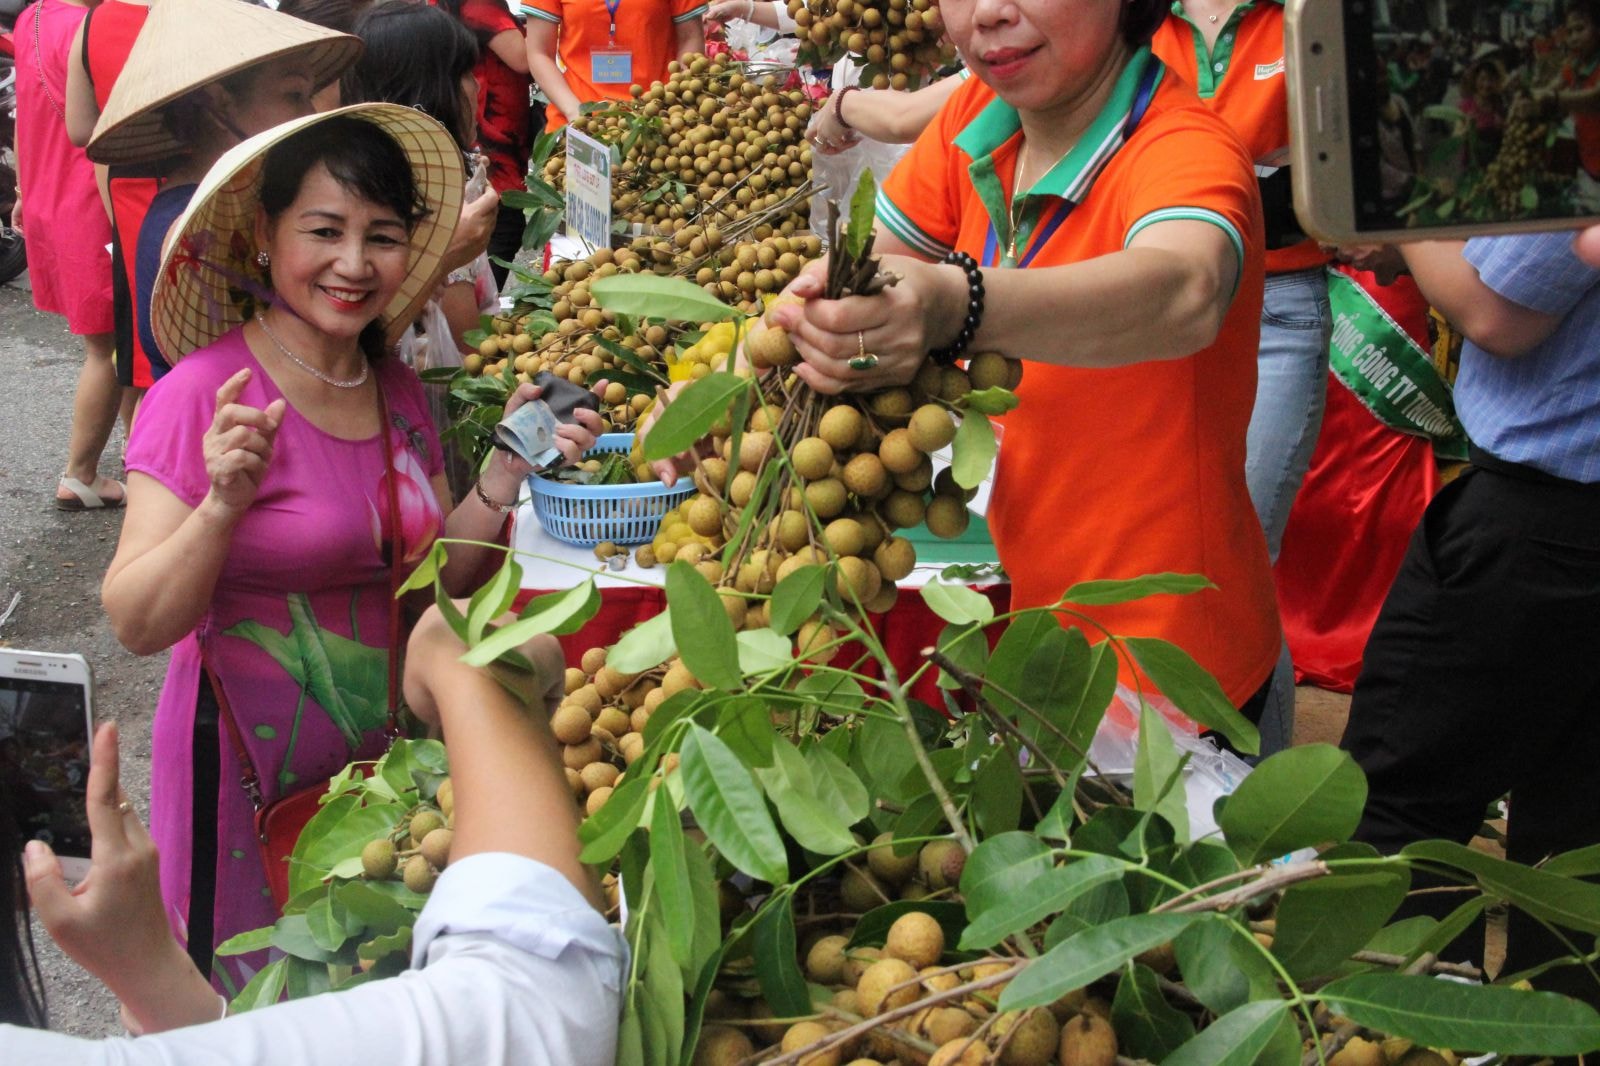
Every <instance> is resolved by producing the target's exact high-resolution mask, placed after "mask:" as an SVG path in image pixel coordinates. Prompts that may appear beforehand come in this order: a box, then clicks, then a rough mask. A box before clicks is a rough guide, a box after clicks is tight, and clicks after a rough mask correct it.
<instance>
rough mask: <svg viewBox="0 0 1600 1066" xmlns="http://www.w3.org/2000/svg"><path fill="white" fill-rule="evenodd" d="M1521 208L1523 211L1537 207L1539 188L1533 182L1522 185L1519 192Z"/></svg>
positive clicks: (1533, 209)
mask: <svg viewBox="0 0 1600 1066" xmlns="http://www.w3.org/2000/svg"><path fill="white" fill-rule="evenodd" d="M1521 201H1522V209H1523V210H1524V211H1537V210H1538V209H1539V189H1538V186H1536V185H1533V184H1531V183H1530V184H1528V185H1524V186H1523V187H1522V194H1521Z"/></svg>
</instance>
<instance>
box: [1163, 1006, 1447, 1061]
mask: <svg viewBox="0 0 1600 1066" xmlns="http://www.w3.org/2000/svg"><path fill="white" fill-rule="evenodd" d="M1288 1009H1289V1005H1288V1004H1287V1003H1285V1002H1283V1001H1282V1000H1264V1001H1260V1002H1256V1003H1246V1004H1245V1005H1244V1006H1242V1007H1239V1008H1236V1009H1235V1010H1232V1011H1229V1012H1228V1013H1227V1014H1224V1015H1223V1016H1222V1017H1220V1018H1218V1019H1217V1020H1216V1021H1214V1022H1212V1023H1211V1024H1210V1025H1208V1026H1206V1027H1205V1028H1204V1029H1202V1030H1200V1032H1199V1033H1198V1034H1196V1035H1195V1037H1194V1039H1192V1040H1190V1041H1189V1042H1188V1043H1186V1044H1184V1045H1183V1046H1182V1047H1180V1048H1179V1049H1178V1050H1177V1051H1174V1052H1173V1053H1172V1054H1171V1055H1169V1056H1168V1057H1167V1058H1166V1059H1165V1060H1164V1061H1163V1062H1162V1064H1161V1066H1255V1064H1256V1062H1257V1061H1258V1060H1259V1058H1260V1057H1261V1054H1262V1052H1264V1051H1266V1049H1267V1046H1268V1045H1269V1044H1270V1043H1271V1042H1272V1038H1273V1037H1274V1036H1275V1035H1276V1034H1277V1032H1278V1027H1279V1025H1280V1024H1282V1022H1283V1017H1284V1014H1285V1012H1287V1011H1288ZM1441 1046H1443V1045H1441Z"/></svg>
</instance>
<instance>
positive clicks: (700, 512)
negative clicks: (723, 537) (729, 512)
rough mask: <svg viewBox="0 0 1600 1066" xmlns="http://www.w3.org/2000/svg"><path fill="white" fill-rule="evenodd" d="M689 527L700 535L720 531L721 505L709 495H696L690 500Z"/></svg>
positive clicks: (708, 534)
mask: <svg viewBox="0 0 1600 1066" xmlns="http://www.w3.org/2000/svg"><path fill="white" fill-rule="evenodd" d="M689 528H690V529H692V530H694V531H695V533H697V534H699V535H700V536H702V537H714V536H716V535H718V534H719V533H721V532H722V505H721V504H719V503H717V501H716V500H714V499H712V498H711V497H710V496H696V497H695V498H694V499H693V500H691V501H690V507H689Z"/></svg>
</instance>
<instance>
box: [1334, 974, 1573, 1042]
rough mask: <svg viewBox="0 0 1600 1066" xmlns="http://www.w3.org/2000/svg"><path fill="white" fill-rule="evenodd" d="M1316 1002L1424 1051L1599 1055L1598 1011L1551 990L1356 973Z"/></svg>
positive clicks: (1397, 975) (1416, 976) (1335, 985)
mask: <svg viewBox="0 0 1600 1066" xmlns="http://www.w3.org/2000/svg"><path fill="white" fill-rule="evenodd" d="M1317 998H1319V999H1321V1000H1322V1001H1323V1002H1324V1003H1326V1004H1327V1005H1328V1009H1329V1010H1331V1011H1333V1012H1334V1013H1336V1014H1343V1015H1345V1016H1346V1017H1348V1018H1349V1019H1350V1020H1351V1021H1353V1022H1355V1023H1357V1024H1358V1025H1364V1026H1366V1027H1368V1028H1370V1029H1377V1030H1380V1031H1382V1032H1385V1033H1388V1034H1390V1035H1391V1036H1402V1037H1405V1038H1407V1039H1409V1040H1414V1041H1416V1042H1417V1043H1419V1044H1424V1045H1427V1046H1429V1047H1449V1048H1454V1049H1456V1050H1458V1051H1498V1052H1500V1053H1501V1054H1506V1055H1576V1054H1580V1053H1583V1052H1587V1051H1594V1050H1597V1049H1600V1013H1596V1011H1595V1009H1594V1008H1593V1007H1591V1006H1589V1005H1588V1004H1586V1003H1579V1002H1578V1001H1577V1000H1574V999H1568V998H1567V997H1566V996H1561V995H1557V994H1556V993H1554V992H1527V991H1523V990H1521V989H1516V988H1507V987H1501V986H1497V985H1469V984H1459V983H1457V982H1455V981H1440V980H1438V979H1437V978H1433V977H1427V976H1423V975H1410V974H1357V975H1355V976H1353V977H1346V978H1343V979H1342V980H1339V981H1335V982H1334V983H1333V984H1331V985H1328V986H1327V987H1326V988H1323V989H1322V990H1321V991H1320V992H1318V993H1317Z"/></svg>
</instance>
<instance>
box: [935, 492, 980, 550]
mask: <svg viewBox="0 0 1600 1066" xmlns="http://www.w3.org/2000/svg"><path fill="white" fill-rule="evenodd" d="M926 521H927V523H928V532H930V533H932V534H933V535H934V536H936V537H943V538H944V539H945V540H952V539H954V538H956V537H959V536H961V534H963V533H965V532H966V531H967V526H968V525H969V524H970V523H971V521H972V516H971V513H970V512H969V511H968V510H967V505H966V504H964V503H962V502H961V501H960V500H957V499H954V498H953V497H950V496H935V497H934V498H933V499H932V500H930V501H928V514H927V518H926Z"/></svg>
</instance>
